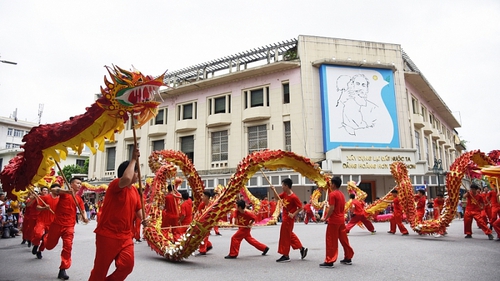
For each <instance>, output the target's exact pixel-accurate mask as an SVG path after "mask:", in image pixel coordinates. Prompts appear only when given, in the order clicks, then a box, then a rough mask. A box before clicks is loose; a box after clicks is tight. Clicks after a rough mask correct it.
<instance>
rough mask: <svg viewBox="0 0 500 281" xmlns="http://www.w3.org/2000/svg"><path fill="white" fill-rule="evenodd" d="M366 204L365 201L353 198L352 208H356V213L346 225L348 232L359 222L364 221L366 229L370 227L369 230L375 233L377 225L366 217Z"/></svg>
mask: <svg viewBox="0 0 500 281" xmlns="http://www.w3.org/2000/svg"><path fill="white" fill-rule="evenodd" d="M364 205H365V204H364V203H363V202H361V201H359V200H356V199H352V203H351V206H352V208H354V214H353V215H352V216H351V220H350V221H349V223H348V224H347V226H346V232H347V233H349V231H351V229H352V228H353V227H354V226H355V225H356V224H357V223H358V222H362V223H363V224H364V225H365V226H366V229H368V231H370V232H372V233H375V227H374V226H373V224H372V222H371V221H369V220H368V219H366V217H367V213H366V211H365V208H364Z"/></svg>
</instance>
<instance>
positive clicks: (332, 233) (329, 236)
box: [325, 223, 354, 263]
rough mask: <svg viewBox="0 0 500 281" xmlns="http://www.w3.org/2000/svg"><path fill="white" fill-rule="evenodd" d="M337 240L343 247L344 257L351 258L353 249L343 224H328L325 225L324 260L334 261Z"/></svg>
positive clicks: (337, 246) (337, 252) (337, 250)
mask: <svg viewBox="0 0 500 281" xmlns="http://www.w3.org/2000/svg"><path fill="white" fill-rule="evenodd" d="M339 241H340V244H341V245H342V247H343V248H344V259H352V257H353V256H354V250H353V249H352V248H351V245H350V244H349V239H348V238H347V231H346V227H345V224H343V223H342V224H330V223H329V224H328V226H327V227H326V234H325V242H326V257H325V262H326V263H331V262H336V261H337V258H338V255H339Z"/></svg>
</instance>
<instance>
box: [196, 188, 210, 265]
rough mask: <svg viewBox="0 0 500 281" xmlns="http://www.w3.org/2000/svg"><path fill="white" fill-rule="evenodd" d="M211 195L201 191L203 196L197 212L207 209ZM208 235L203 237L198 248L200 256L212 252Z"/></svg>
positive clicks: (208, 192)
mask: <svg viewBox="0 0 500 281" xmlns="http://www.w3.org/2000/svg"><path fill="white" fill-rule="evenodd" d="M211 196H212V195H211V194H210V191H206V190H205V191H203V196H202V197H201V203H200V205H198V212H200V213H201V212H203V210H205V207H207V206H208V205H209V204H210V197H211ZM209 235H210V233H208V234H207V236H205V238H204V239H203V243H202V244H201V245H200V248H199V249H198V251H199V252H200V255H202V256H204V255H206V254H207V252H208V251H210V250H212V242H210V240H208V236H209Z"/></svg>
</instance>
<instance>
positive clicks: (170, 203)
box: [161, 184, 180, 240]
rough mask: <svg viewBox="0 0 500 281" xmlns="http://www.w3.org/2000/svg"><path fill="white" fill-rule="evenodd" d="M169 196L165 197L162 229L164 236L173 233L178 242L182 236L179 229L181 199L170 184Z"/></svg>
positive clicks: (168, 187) (168, 188)
mask: <svg viewBox="0 0 500 281" xmlns="http://www.w3.org/2000/svg"><path fill="white" fill-rule="evenodd" d="M167 191H168V192H167V195H165V206H164V207H163V211H162V217H161V227H162V229H163V231H162V232H163V233H164V235H166V236H167V235H168V233H172V237H173V238H174V239H175V240H177V239H178V238H179V236H180V232H179V228H177V226H179V213H180V212H179V198H180V195H177V192H176V191H175V190H174V186H173V185H172V184H169V185H168V186H167Z"/></svg>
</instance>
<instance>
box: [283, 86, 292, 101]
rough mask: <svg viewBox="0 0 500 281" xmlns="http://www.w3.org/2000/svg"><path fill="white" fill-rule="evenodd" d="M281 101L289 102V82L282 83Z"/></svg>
mask: <svg viewBox="0 0 500 281" xmlns="http://www.w3.org/2000/svg"><path fill="white" fill-rule="evenodd" d="M283 103H290V84H289V83H283Z"/></svg>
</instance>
